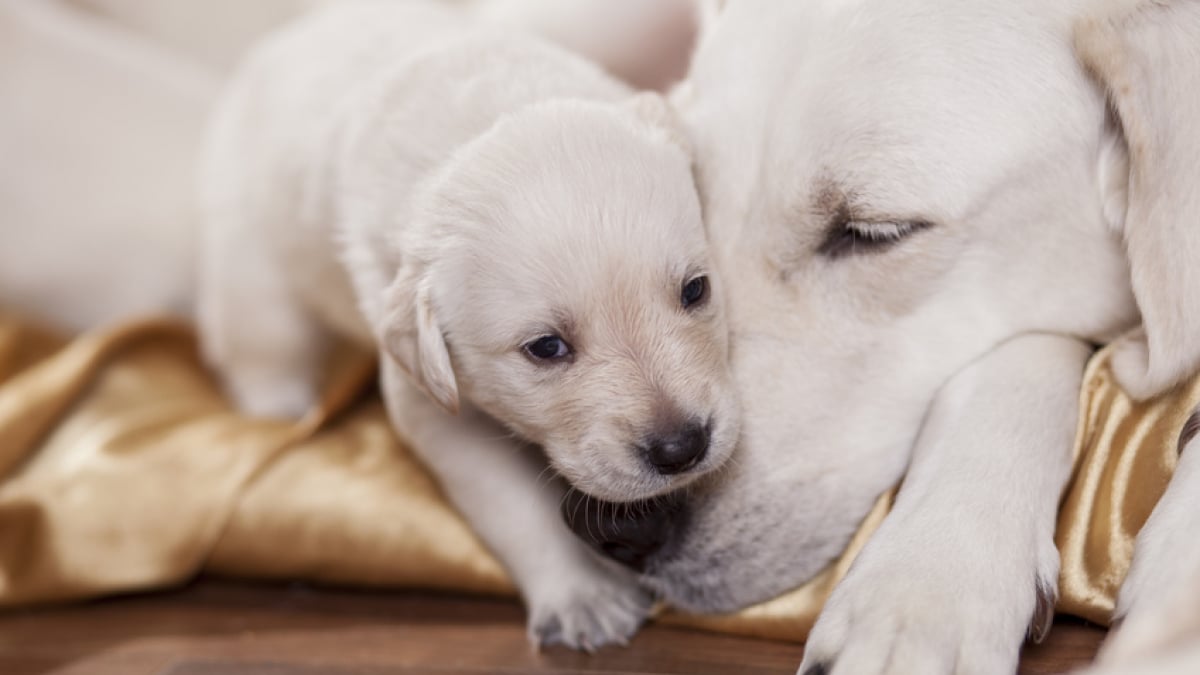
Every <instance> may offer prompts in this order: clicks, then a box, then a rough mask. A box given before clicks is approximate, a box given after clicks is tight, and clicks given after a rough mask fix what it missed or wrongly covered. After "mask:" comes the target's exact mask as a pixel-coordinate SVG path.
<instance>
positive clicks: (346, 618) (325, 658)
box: [0, 581, 1103, 675]
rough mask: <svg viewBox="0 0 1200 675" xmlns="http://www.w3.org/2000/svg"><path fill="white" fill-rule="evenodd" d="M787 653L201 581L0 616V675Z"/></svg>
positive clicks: (789, 651) (1082, 647)
mask: <svg viewBox="0 0 1200 675" xmlns="http://www.w3.org/2000/svg"><path fill="white" fill-rule="evenodd" d="M1102 636H1103V632H1102V631H1101V630H1100V629H1097V628H1094V627H1090V626H1085V625H1082V624H1080V623H1078V622H1072V621H1060V622H1059V623H1058V624H1057V625H1056V627H1055V630H1054V631H1053V632H1052V633H1051V635H1050V637H1049V638H1048V639H1047V642H1046V643H1045V644H1043V645H1041V646H1038V647H1033V648H1030V649H1028V650H1027V651H1026V655H1025V659H1024V662H1023V664H1022V669H1021V672H1022V673H1057V672H1061V671H1063V670H1065V669H1069V668H1070V667H1072V666H1078V665H1081V664H1083V663H1086V662H1087V660H1088V659H1089V658H1090V657H1091V655H1092V654H1093V652H1094V651H1095V649H1096V646H1097V644H1098V642H1099V640H1100V638H1101V637H1102ZM801 653H802V648H801V647H800V646H798V645H792V644H784V643H776V642H765V641H760V640H749V639H743V638H734V637H728V636H723V635H713V634H707V633H698V632H691V631H686V630H680V629H673V628H665V627H660V626H650V627H648V628H646V629H644V630H643V631H642V632H641V633H640V634H639V635H638V637H637V638H636V639H634V641H633V642H632V644H631V645H630V646H629V647H628V648H613V649H606V650H603V651H601V652H599V653H597V654H594V655H586V654H576V653H573V652H570V651H566V650H559V649H554V650H549V651H546V652H544V653H540V654H539V653H536V652H534V651H533V650H532V649H531V648H530V647H529V646H528V644H527V643H526V642H525V635H524V625H523V619H522V612H521V609H520V607H518V606H517V605H516V604H514V603H511V602H505V601H502V600H487V599H479V598H471V597H459V596H446V595H433V594H423V593H377V592H373V593H364V592H354V591H341V590H328V589H313V588H309V587H305V586H253V585H243V584H235V583H230V582H221V581H203V582H200V583H197V584H195V585H193V586H191V587H189V588H187V589H184V590H181V591H176V592H172V593H164V594H156V595H145V596H138V597H131V598H123V599H117V600H106V601H102V602H95V603H89V604H83V605H73V606H69V607H63V608H54V609H43V610H36V611H24V612H9V613H3V614H0V673H2V674H3V675H26V674H33V673H51V672H53V673H72V674H75V673H77V674H79V675H109V674H121V675H124V674H126V673H132V674H136V675H142V674H147V675H148V674H151V673H154V674H161V675H230V674H232V673H237V674H239V675H317V674H318V673H320V674H321V675H351V674H356V675H382V674H383V673H431V674H436V675H446V674H451V673H471V674H479V673H589V674H597V673H625V674H634V673H637V674H639V675H644V674H652V673H693V674H696V675H704V674H707V673H746V674H757V673H794V672H795V669H796V666H797V665H799V663H800V656H801Z"/></svg>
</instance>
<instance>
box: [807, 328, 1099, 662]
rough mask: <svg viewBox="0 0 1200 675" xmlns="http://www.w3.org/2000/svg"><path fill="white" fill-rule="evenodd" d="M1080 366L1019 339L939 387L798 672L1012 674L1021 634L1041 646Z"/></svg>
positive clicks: (1074, 352)
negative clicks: (904, 466) (891, 494)
mask: <svg viewBox="0 0 1200 675" xmlns="http://www.w3.org/2000/svg"><path fill="white" fill-rule="evenodd" d="M1088 355H1089V349H1088V347H1087V346H1086V345H1084V344H1082V343H1081V342H1079V341H1077V340H1074V339H1070V338H1065V337H1057V336H1050V335H1027V336H1022V337H1018V338H1014V339H1013V340H1010V341H1009V342H1006V343H1005V344H1003V345H1001V346H999V347H998V348H996V349H995V350H993V351H992V352H991V353H989V354H988V355H987V356H985V357H984V358H982V359H980V360H979V361H976V362H975V363H974V364H972V365H971V366H969V367H967V368H966V369H964V370H963V371H962V372H960V373H959V374H957V375H956V376H955V377H954V378H952V379H951V380H950V381H949V382H948V383H947V384H946V385H945V387H943V389H942V391H941V392H940V393H939V394H938V396H937V398H936V400H935V401H934V404H933V406H932V408H931V409H930V412H929V415H928V418H927V419H926V422H925V425H924V428H923V429H922V430H921V435H920V437H919V439H918V441H917V445H916V447H915V449H914V454H913V459H912V465H911V467H910V469H909V471H908V474H907V476H906V477H905V479H904V484H903V486H902V487H901V489H900V493H899V495H898V497H897V500H896V505H895V508H894V509H893V511H892V513H891V514H890V515H889V516H888V518H887V520H886V521H885V522H884V524H883V525H882V526H881V527H880V529H879V531H878V532H877V533H876V534H875V535H874V536H873V537H872V539H871V541H870V542H868V544H867V545H866V547H864V549H863V551H862V553H861V554H860V555H859V557H858V559H857V560H856V561H855V562H854V564H853V566H852V567H851V568H850V571H849V573H848V574H847V576H846V578H845V579H844V580H843V581H842V582H841V584H839V585H838V587H837V588H836V589H835V590H834V592H833V594H832V596H831V597H830V599H829V602H828V604H827V605H826V606H825V610H824V611H823V612H822V614H821V616H820V618H819V619H818V621H817V624H816V626H815V628H814V629H813V632H812V635H811V636H810V639H809V642H808V647H807V651H806V653H805V657H804V665H803V666H801V669H800V671H801V672H802V673H806V674H808V673H833V674H834V675H876V674H879V673H896V674H898V675H904V674H911V673H922V674H923V675H937V674H939V673H970V674H971V675H979V674H983V673H997V674H1000V673H1003V674H1005V675H1008V674H1011V673H1013V672H1015V671H1016V667H1017V658H1018V654H1019V652H1020V647H1021V643H1022V640H1023V639H1024V638H1025V636H1026V632H1027V631H1028V632H1029V633H1030V634H1031V635H1032V636H1033V637H1034V638H1035V639H1037V638H1040V637H1041V636H1042V635H1043V634H1044V632H1045V631H1046V630H1047V628H1048V626H1049V623H1050V621H1051V618H1052V612H1053V607H1054V600H1055V595H1056V588H1057V578H1058V552H1057V550H1056V549H1055V547H1054V527H1055V517H1056V511H1057V506H1058V500H1059V496H1060V493H1061V491H1062V488H1063V485H1064V484H1065V483H1066V481H1067V478H1068V476H1069V474H1070V465H1071V444H1072V439H1073V437H1074V433H1075V426H1076V420H1077V418H1078V398H1079V385H1080V382H1081V380H1082V376H1083V367H1084V364H1085V363H1086V361H1087V358H1088ZM1031 621H1032V625H1031Z"/></svg>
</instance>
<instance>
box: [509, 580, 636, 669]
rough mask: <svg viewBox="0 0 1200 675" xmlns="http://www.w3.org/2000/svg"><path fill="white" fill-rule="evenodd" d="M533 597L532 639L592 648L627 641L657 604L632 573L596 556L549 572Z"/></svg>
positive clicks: (537, 643)
mask: <svg viewBox="0 0 1200 675" xmlns="http://www.w3.org/2000/svg"><path fill="white" fill-rule="evenodd" d="M528 597H529V600H528V603H529V639H530V641H531V642H533V644H534V645H535V646H537V647H545V646H550V645H563V646H565V647H570V648H571V649H582V650H585V651H589V652H590V651H593V650H595V649H597V648H599V647H603V646H605V645H610V644H619V645H624V644H626V643H628V641H629V638H630V637H632V636H633V634H634V633H636V632H637V629H638V628H639V627H640V626H641V625H642V623H643V622H644V621H645V620H646V617H647V616H648V615H649V612H650V607H651V606H652V604H653V598H652V597H651V595H650V594H649V593H648V592H647V591H646V590H645V589H643V588H642V587H641V586H639V585H638V584H637V579H636V578H635V577H634V576H633V575H632V574H630V573H627V572H625V571H624V570H617V569H613V568H610V567H608V566H606V565H604V564H601V563H597V562H594V561H588V563H587V565H586V566H580V568H579V569H573V570H570V571H568V572H565V573H560V574H558V575H554V576H553V577H549V576H548V577H547V578H546V579H545V580H544V582H542V583H540V587H539V588H537V589H530V592H529V593H528Z"/></svg>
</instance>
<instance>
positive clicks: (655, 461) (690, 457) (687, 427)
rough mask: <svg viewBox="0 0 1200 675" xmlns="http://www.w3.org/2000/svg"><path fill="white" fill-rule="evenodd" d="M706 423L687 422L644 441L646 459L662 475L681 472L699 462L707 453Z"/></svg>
mask: <svg viewBox="0 0 1200 675" xmlns="http://www.w3.org/2000/svg"><path fill="white" fill-rule="evenodd" d="M708 435H709V434H708V425H706V424H701V423H699V422H694V421H693V422H688V423H687V424H684V425H683V426H680V427H677V428H675V429H674V430H672V431H671V432H670V433H667V434H658V435H655V436H652V437H651V438H650V439H649V440H648V442H647V443H646V446H645V449H646V461H648V462H650V465H651V466H653V467H654V468H655V469H656V470H657V471H658V472H659V473H661V474H664V475H670V474H676V473H682V472H684V471H687V470H688V469H690V468H692V467H693V466H696V464H698V463H700V460H702V459H704V455H705V454H707V453H708Z"/></svg>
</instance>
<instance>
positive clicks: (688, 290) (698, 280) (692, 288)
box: [679, 275, 708, 309]
mask: <svg viewBox="0 0 1200 675" xmlns="http://www.w3.org/2000/svg"><path fill="white" fill-rule="evenodd" d="M705 300H708V277H706V276H704V275H700V276H698V277H692V278H691V279H690V280H689V281H688V282H687V283H686V284H684V285H683V290H681V291H680V292H679V304H681V305H683V308H684V309H691V308H692V307H697V306H699V305H701V304H703V303H704V301H705Z"/></svg>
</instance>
